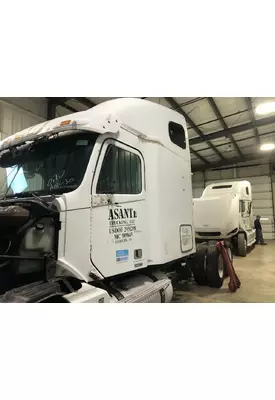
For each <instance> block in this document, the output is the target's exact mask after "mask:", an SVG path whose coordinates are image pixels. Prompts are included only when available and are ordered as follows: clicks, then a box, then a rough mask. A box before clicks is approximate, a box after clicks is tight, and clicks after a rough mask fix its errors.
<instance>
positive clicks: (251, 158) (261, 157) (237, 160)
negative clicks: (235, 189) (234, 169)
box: [192, 153, 266, 172]
mask: <svg viewBox="0 0 275 400" xmlns="http://www.w3.org/2000/svg"><path fill="white" fill-rule="evenodd" d="M254 160H266V155H263V154H257V153H253V154H249V155H246V156H244V157H234V158H228V159H226V161H219V162H214V163H211V165H210V167H209V166H206V165H203V164H202V165H197V166H194V167H192V172H197V171H205V170H206V169H211V170H212V169H216V168H219V167H224V166H226V165H231V166H233V165H234V164H238V163H241V162H247V161H254Z"/></svg>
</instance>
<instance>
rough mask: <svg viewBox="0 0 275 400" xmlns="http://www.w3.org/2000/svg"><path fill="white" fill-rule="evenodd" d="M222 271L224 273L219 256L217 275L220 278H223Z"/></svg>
mask: <svg viewBox="0 0 275 400" xmlns="http://www.w3.org/2000/svg"><path fill="white" fill-rule="evenodd" d="M223 273H224V271H223V260H222V258H221V257H219V264H218V274H219V277H220V278H221V279H222V278H223Z"/></svg>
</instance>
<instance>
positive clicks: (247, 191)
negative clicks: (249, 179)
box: [245, 186, 249, 195]
mask: <svg viewBox="0 0 275 400" xmlns="http://www.w3.org/2000/svg"><path fill="white" fill-rule="evenodd" d="M245 191H246V194H247V195H249V189H248V186H246V188H245Z"/></svg>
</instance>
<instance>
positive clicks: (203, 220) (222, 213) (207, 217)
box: [193, 181, 256, 257]
mask: <svg viewBox="0 0 275 400" xmlns="http://www.w3.org/2000/svg"><path fill="white" fill-rule="evenodd" d="M193 201H194V227H195V236H196V241H197V242H202V241H209V240H215V241H218V240H227V241H230V242H231V244H232V248H233V249H234V250H235V251H236V253H237V254H238V255H240V256H242V257H245V256H246V254H247V249H248V248H249V247H252V246H253V245H254V243H255V242H256V236H255V229H254V227H253V220H252V191H251V184H250V182H248V181H232V182H222V183H213V184H211V185H208V186H207V187H206V188H205V189H204V191H203V194H202V196H201V197H200V198H198V199H193Z"/></svg>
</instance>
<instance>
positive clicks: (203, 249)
mask: <svg viewBox="0 0 275 400" xmlns="http://www.w3.org/2000/svg"><path fill="white" fill-rule="evenodd" d="M207 249H208V246H207V244H204V243H201V244H198V245H197V249H196V255H195V258H194V262H193V267H192V272H193V275H194V279H195V281H196V283H197V284H198V285H200V286H203V285H207V280H206V257H207Z"/></svg>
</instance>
